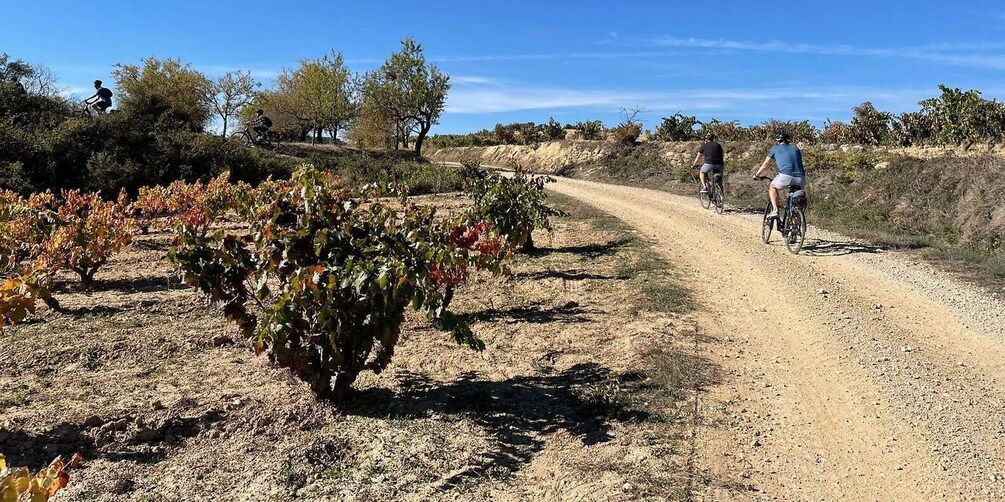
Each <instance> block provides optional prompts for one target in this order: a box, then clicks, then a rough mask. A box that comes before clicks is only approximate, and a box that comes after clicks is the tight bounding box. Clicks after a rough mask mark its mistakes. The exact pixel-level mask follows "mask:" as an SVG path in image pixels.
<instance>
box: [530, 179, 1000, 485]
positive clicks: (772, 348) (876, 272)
mask: <svg viewBox="0 0 1005 502" xmlns="http://www.w3.org/2000/svg"><path fill="white" fill-rule="evenodd" d="M550 188H551V189H553V190H554V191H556V192H560V193H563V194H566V195H570V196H573V197H576V198H579V199H581V200H584V201H587V202H589V203H591V204H593V205H595V206H596V207H598V208H600V209H602V210H604V211H607V212H610V213H611V214H613V215H615V216H617V217H619V218H621V219H622V220H624V221H626V222H627V223H629V224H631V225H633V226H635V227H636V228H637V229H638V230H640V231H641V232H642V233H643V234H644V235H646V236H648V237H650V238H652V239H654V240H655V242H656V243H657V248H658V249H659V250H661V251H662V252H664V253H666V254H667V255H668V256H669V257H670V258H671V259H672V260H673V261H674V262H675V263H676V264H677V265H678V266H679V267H680V269H681V271H682V272H684V277H685V279H684V280H685V282H686V284H687V285H688V286H689V287H690V288H691V289H692V290H693V291H695V293H696V294H697V296H698V299H699V301H700V302H701V303H702V310H703V312H704V313H703V314H701V315H700V316H699V324H700V329H701V331H702V332H703V333H704V334H706V335H707V336H708V343H707V344H706V346H705V348H706V350H707V351H708V355H709V357H710V358H711V359H712V360H713V361H715V362H716V363H717V364H719V365H720V368H721V378H720V383H719V384H718V385H716V386H714V387H712V388H710V389H707V394H706V395H705V396H704V399H703V402H704V407H703V415H704V421H705V423H704V427H703V428H702V430H701V431H700V433H699V445H698V447H699V451H700V470H701V474H702V476H703V478H704V479H705V481H706V487H705V497H706V498H708V499H715V500H726V499H779V500H833V499H835V498H841V499H847V500H931V499H942V498H946V499H949V500H957V499H979V500H993V499H1001V498H1003V497H1005V444H1003V443H1002V439H1003V436H1005V413H1003V411H1005V409H1003V404H1005V402H1003V396H1005V381H1003V375H1005V373H1003V370H1005V342H1003V337H1002V329H1003V326H1005V314H1003V313H1005V307H1003V304H1002V303H1001V302H1000V301H999V300H998V299H996V298H995V297H993V296H992V295H991V294H989V293H988V292H985V291H981V290H978V289H977V288H975V287H972V286H969V285H966V284H963V283H960V282H958V281H956V280H954V279H952V278H950V277H949V276H947V275H946V274H944V273H942V272H939V271H936V270H934V269H932V268H931V267H929V266H928V265H925V264H923V263H917V262H915V261H913V260H912V259H911V258H910V257H907V256H903V255H900V254H897V253H892V252H884V251H882V250H879V249H875V248H872V247H869V246H867V245H862V244H857V243H854V242H851V241H850V240H849V239H845V238H842V237H841V236H838V235H834V234H830V233H826V232H824V231H821V230H818V229H815V228H812V227H811V228H810V231H809V233H808V237H807V247H806V249H805V250H804V252H803V254H801V255H799V256H793V255H791V254H789V253H788V252H787V251H786V250H785V248H784V246H782V245H781V242H780V241H778V240H777V237H776V241H775V242H774V243H773V244H772V245H765V244H763V243H762V242H761V241H760V234H759V232H760V230H759V229H760V218H759V216H753V215H743V214H739V213H727V214H726V215H724V216H718V215H715V214H714V213H713V212H711V211H707V210H703V209H701V208H700V207H699V206H698V202H697V200H696V199H693V198H687V197H681V196H676V195H671V194H668V193H665V192H658V191H654V190H645V189H638V188H630V187H622V186H613V185H604V184H599V183H592V182H587V181H581V180H572V179H560V180H559V181H558V182H557V183H555V184H553V185H551V186H550Z"/></svg>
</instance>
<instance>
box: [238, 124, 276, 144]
mask: <svg viewBox="0 0 1005 502" xmlns="http://www.w3.org/2000/svg"><path fill="white" fill-rule="evenodd" d="M230 141H232V142H234V143H237V144H239V145H241V146H246V147H251V146H260V147H265V148H272V147H274V146H276V145H278V144H279V133H277V132H275V131H266V132H265V134H263V135H262V136H261V137H257V138H256V135H255V133H254V132H253V131H252V130H251V127H250V126H248V125H247V124H245V126H244V130H243V131H237V132H235V133H234V134H231V135H230Z"/></svg>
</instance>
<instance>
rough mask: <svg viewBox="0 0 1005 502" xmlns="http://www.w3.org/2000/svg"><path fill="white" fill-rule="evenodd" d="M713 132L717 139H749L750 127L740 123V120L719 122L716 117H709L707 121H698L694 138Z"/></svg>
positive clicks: (700, 137)
mask: <svg viewBox="0 0 1005 502" xmlns="http://www.w3.org/2000/svg"><path fill="white" fill-rule="evenodd" d="M709 133H711V134H714V135H715V137H716V139H718V140H719V141H751V139H752V138H751V134H750V129H747V128H746V127H743V126H741V125H740V121H738V120H734V121H732V122H720V121H719V120H718V119H714V118H713V119H710V120H709V121H708V122H699V127H698V132H697V134H696V139H702V138H704V137H705V136H706V135H707V134H709Z"/></svg>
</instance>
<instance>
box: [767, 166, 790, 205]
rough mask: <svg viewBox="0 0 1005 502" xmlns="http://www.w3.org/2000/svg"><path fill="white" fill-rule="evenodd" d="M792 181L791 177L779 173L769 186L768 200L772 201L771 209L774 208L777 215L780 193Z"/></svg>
mask: <svg viewBox="0 0 1005 502" xmlns="http://www.w3.org/2000/svg"><path fill="white" fill-rule="evenodd" d="M791 179H792V177H791V176H788V175H785V174H781V173H779V174H778V175H777V176H775V179H774V180H772V181H771V185H770V186H768V198H770V199H771V207H773V208H774V210H775V214H776V215H777V214H778V191H779V190H781V189H782V188H784V187H786V186H788V183H789V182H790V181H791Z"/></svg>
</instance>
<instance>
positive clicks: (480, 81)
mask: <svg viewBox="0 0 1005 502" xmlns="http://www.w3.org/2000/svg"><path fill="white" fill-rule="evenodd" d="M450 83H451V84H454V85H483V86H500V85H503V81H501V80H499V79H496V78H492V77H482V76H478V75H451V76H450Z"/></svg>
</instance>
